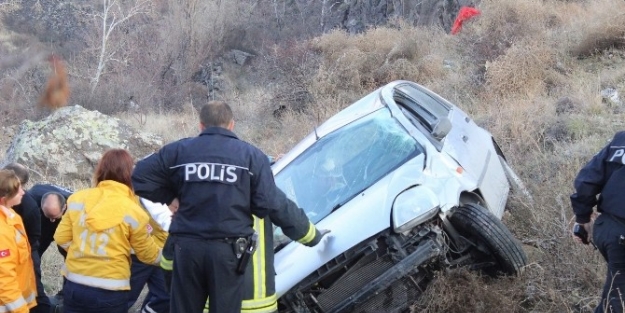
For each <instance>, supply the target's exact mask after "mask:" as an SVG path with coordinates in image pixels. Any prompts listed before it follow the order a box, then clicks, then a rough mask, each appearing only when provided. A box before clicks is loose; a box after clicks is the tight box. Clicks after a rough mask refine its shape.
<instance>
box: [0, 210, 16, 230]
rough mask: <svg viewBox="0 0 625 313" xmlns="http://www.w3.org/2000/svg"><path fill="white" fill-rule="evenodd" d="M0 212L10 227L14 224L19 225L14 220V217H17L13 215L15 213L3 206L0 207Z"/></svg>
mask: <svg viewBox="0 0 625 313" xmlns="http://www.w3.org/2000/svg"><path fill="white" fill-rule="evenodd" d="M0 212H1V214H2V215H4V216H5V220H6V223H7V224H9V225H11V226H13V225H15V224H19V223H18V222H17V219H16V218H15V215H17V214H16V213H15V211H13V210H11V209H9V208H7V207H5V206H4V205H0Z"/></svg>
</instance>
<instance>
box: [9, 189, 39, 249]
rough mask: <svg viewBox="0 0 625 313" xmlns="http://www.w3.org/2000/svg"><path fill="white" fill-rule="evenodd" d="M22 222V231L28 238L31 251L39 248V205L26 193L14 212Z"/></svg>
mask: <svg viewBox="0 0 625 313" xmlns="http://www.w3.org/2000/svg"><path fill="white" fill-rule="evenodd" d="M15 211H16V212H17V213H18V214H19V215H20V216H21V217H22V221H23V222H24V229H25V230H26V235H27V236H28V242H29V243H30V247H31V249H32V251H37V249H38V248H39V238H40V237H41V213H40V212H39V205H38V204H37V202H36V201H35V199H33V197H32V196H31V195H30V194H28V192H27V193H25V194H24V196H23V197H22V203H20V205H19V206H18V207H16V210H15Z"/></svg>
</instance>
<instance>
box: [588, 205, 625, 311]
mask: <svg viewBox="0 0 625 313" xmlns="http://www.w3.org/2000/svg"><path fill="white" fill-rule="evenodd" d="M621 235H623V236H625V221H621V220H618V219H617V218H615V217H612V216H610V215H608V214H605V213H604V214H601V215H599V217H598V218H597V219H596V220H595V225H594V229H593V240H594V242H595V245H596V246H597V249H598V250H599V252H600V253H601V255H602V256H603V258H604V259H605V261H606V262H607V263H608V271H607V277H606V279H605V284H604V286H603V293H602V295H601V302H600V303H599V306H598V307H597V308H596V309H595V313H604V312H610V313H622V312H623V306H622V303H623V302H625V245H621V244H620V243H619V237H620V236H621Z"/></svg>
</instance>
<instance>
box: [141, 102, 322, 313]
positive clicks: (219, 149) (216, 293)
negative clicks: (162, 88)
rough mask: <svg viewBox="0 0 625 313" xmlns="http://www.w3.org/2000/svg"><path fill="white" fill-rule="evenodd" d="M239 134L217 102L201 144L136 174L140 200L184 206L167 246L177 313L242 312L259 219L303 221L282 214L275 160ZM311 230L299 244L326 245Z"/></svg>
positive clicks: (207, 109) (177, 146)
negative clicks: (246, 266)
mask: <svg viewBox="0 0 625 313" xmlns="http://www.w3.org/2000/svg"><path fill="white" fill-rule="evenodd" d="M233 128H234V120H233V116H232V111H231V109H230V107H229V106H228V105H227V104H226V103H225V102H222V101H211V102H209V103H208V104H206V105H204V106H203V107H202V109H201V111H200V129H201V130H202V132H201V133H200V135H199V136H197V137H193V138H186V139H182V140H179V141H176V142H173V143H170V144H168V145H166V146H164V147H163V148H162V149H161V150H160V151H158V153H156V154H152V155H150V156H148V157H146V158H145V159H143V160H141V161H139V162H137V164H136V166H135V169H134V172H133V176H132V178H133V186H134V189H135V192H136V193H137V195H139V196H141V197H144V198H147V199H149V200H151V201H153V202H160V203H167V204H169V203H171V201H172V200H173V199H174V198H178V199H179V202H180V205H179V209H178V211H177V212H176V214H175V215H174V218H173V220H172V224H171V226H170V236H169V238H168V241H169V245H170V246H171V245H172V244H173V247H174V254H173V279H172V285H171V312H185V313H200V312H202V311H203V309H204V304H205V302H206V300H207V298H208V299H209V301H210V304H209V308H210V312H211V313H232V312H240V311H241V301H242V299H243V292H244V281H245V275H242V274H243V273H244V272H245V271H243V273H241V272H240V271H238V270H237V268H238V267H239V261H240V260H242V259H244V258H242V255H243V253H242V252H243V250H246V249H247V248H249V243H250V242H251V241H252V238H255V236H252V235H253V233H254V230H253V224H254V220H253V216H252V214H253V215H255V216H257V217H259V218H265V217H267V216H269V217H270V218H271V219H272V221H273V222H275V223H276V224H278V221H287V220H289V219H290V218H292V216H293V215H296V214H304V213H303V212H302V211H301V210H297V211H290V210H285V209H284V207H283V206H281V203H280V200H279V198H278V197H277V192H278V191H277V190H278V189H277V187H276V185H275V182H274V180H273V175H272V172H271V168H270V165H269V160H268V158H267V157H266V156H265V154H263V153H262V152H261V151H260V150H259V149H258V148H256V147H254V146H252V145H250V144H248V143H246V142H244V141H242V140H240V139H238V137H237V136H236V135H235V134H234V133H233V132H232V129H233ZM296 228H297V229H298V231H299V227H296ZM304 228H305V231H304V232H302V233H303V236H302V238H301V240H300V242H302V243H305V244H308V245H314V244H316V243H318V242H319V241H320V239H321V237H322V234H321V232H319V231H318V230H317V229H316V228H315V227H314V225H312V224H311V223H310V222H307V223H306V224H305V227H304ZM167 246H168V243H166V247H165V248H164V250H165V249H167ZM164 253H165V251H164Z"/></svg>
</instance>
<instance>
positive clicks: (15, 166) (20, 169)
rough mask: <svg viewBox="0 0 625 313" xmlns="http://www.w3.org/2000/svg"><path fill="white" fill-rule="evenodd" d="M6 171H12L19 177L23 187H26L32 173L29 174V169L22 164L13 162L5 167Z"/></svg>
mask: <svg viewBox="0 0 625 313" xmlns="http://www.w3.org/2000/svg"><path fill="white" fill-rule="evenodd" d="M4 169H5V170H12V171H13V172H15V175H17V178H19V179H20V182H21V183H22V185H26V184H27V183H28V180H29V179H30V173H29V172H28V168H27V167H26V166H24V165H22V164H20V163H17V162H13V163H9V164H7V165H5V166H4Z"/></svg>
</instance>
